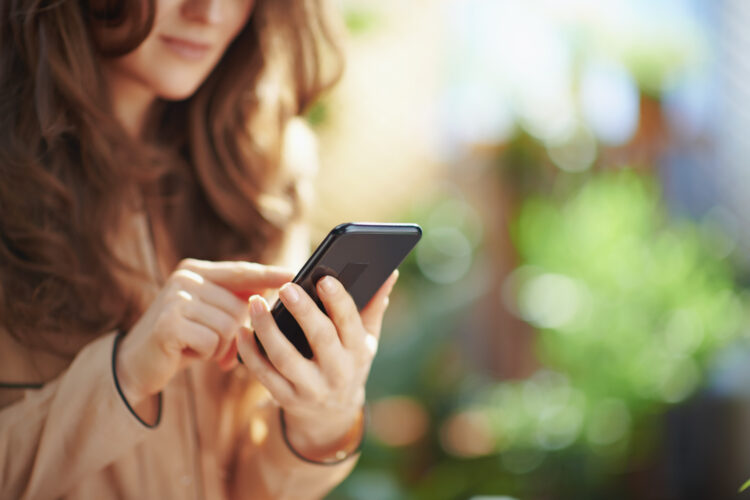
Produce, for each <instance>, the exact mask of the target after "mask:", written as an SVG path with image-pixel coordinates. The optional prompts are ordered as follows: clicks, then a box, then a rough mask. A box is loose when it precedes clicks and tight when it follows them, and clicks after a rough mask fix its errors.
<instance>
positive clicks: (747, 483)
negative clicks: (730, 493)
mask: <svg viewBox="0 0 750 500" xmlns="http://www.w3.org/2000/svg"><path fill="white" fill-rule="evenodd" d="M748 487H750V479H748V480H747V481H745V484H743V485H742V486H740V489H739V490H737V492H738V493H742V492H743V491H745V490H746V489H747V488H748Z"/></svg>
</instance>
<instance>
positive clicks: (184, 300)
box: [117, 259, 294, 413]
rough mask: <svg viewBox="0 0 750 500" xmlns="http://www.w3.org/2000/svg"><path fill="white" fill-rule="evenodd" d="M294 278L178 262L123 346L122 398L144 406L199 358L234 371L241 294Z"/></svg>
mask: <svg viewBox="0 0 750 500" xmlns="http://www.w3.org/2000/svg"><path fill="white" fill-rule="evenodd" d="M293 277H294V273H292V272H290V271H288V270H286V269H284V268H281V267H276V266H265V265H262V264H256V263H250V262H237V261H227V262H210V261H202V260H196V259H185V260H183V261H182V262H180V265H179V266H178V267H177V269H176V270H175V271H174V272H173V273H172V274H171V275H170V276H169V278H168V279H167V281H166V283H165V284H164V286H163V288H162V289H161V290H160V291H159V293H158V295H157V296H156V298H155V299H154V301H153V302H152V303H151V305H150V306H149V308H148V309H147V310H146V312H145V313H144V314H143V316H142V317H141V318H140V319H139V320H138V322H137V323H136V324H135V325H134V326H133V328H132V329H131V330H130V332H128V334H127V335H125V337H123V339H122V341H121V343H120V346H119V348H118V352H117V378H118V381H119V382H120V387H121V390H122V391H123V394H124V396H125V397H126V398H127V400H128V401H129V402H130V404H131V405H134V406H135V405H138V404H140V403H141V402H142V401H144V400H146V399H147V398H148V397H149V396H152V395H155V394H157V393H158V392H159V391H161V390H162V389H163V388H164V387H165V386H166V385H167V383H168V382H169V381H170V380H171V378H172V377H174V376H175V374H176V373H177V372H179V371H180V370H182V369H183V368H185V367H186V366H187V365H188V364H189V363H191V362H192V361H195V360H197V359H202V360H215V361H217V362H219V364H220V365H221V366H222V367H223V368H228V367H230V366H231V365H232V364H233V363H235V362H236V361H235V358H236V349H237V347H236V342H235V338H236V335H237V332H238V331H239V328H240V327H241V326H242V325H244V324H245V323H246V322H247V318H248V317H249V312H248V303H247V301H246V300H242V299H240V298H239V297H238V295H239V296H244V297H246V296H249V295H252V294H256V293H260V294H262V293H263V292H264V291H266V290H267V289H269V288H279V287H280V286H281V285H282V284H284V283H286V282H288V281H290V280H291V279H292V278H293ZM139 413H140V412H139Z"/></svg>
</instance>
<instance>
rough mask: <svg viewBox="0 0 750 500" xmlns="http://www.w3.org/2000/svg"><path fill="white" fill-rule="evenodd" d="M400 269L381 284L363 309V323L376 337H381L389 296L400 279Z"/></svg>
mask: <svg viewBox="0 0 750 500" xmlns="http://www.w3.org/2000/svg"><path fill="white" fill-rule="evenodd" d="M398 274H399V273H398V269H396V270H395V271H393V272H392V273H391V275H390V276H389V277H388V279H387V280H385V282H384V283H383V284H382V285H381V286H380V288H379V289H378V291H377V292H375V295H373V296H372V298H371V299H370V302H368V303H367V305H366V306H365V307H364V308H363V309H362V312H361V316H362V324H363V325H364V326H365V329H366V330H367V331H368V332H370V333H371V334H372V335H374V336H375V338H376V339H379V338H380V329H381V327H382V325H383V314H385V310H386V308H387V307H388V302H389V299H388V296H389V295H390V293H391V291H392V290H393V286H394V285H395V284H396V280H398Z"/></svg>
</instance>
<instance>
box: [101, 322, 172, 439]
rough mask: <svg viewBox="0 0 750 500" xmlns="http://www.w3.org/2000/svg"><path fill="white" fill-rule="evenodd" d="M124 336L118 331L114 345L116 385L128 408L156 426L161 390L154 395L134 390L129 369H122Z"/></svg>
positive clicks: (113, 365)
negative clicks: (121, 353) (149, 395)
mask: <svg viewBox="0 0 750 500" xmlns="http://www.w3.org/2000/svg"><path fill="white" fill-rule="evenodd" d="M123 337H124V333H123V332H122V331H120V332H118V333H117V335H116V336H115V340H114V343H113V346H112V376H113V378H114V382H115V387H116V389H117V392H118V393H119V394H120V397H121V399H122V401H123V403H125V406H126V407H127V409H128V410H129V411H130V413H132V414H133V416H134V417H135V418H136V419H138V421H139V422H140V423H142V424H143V425H145V426H146V427H151V428H153V427H156V426H157V425H159V420H160V419H161V405H162V398H161V392H159V393H158V394H156V395H154V396H153V397H147V396H139V395H138V393H137V392H136V391H134V390H133V384H132V379H131V380H129V379H128V375H127V373H128V372H127V370H122V369H121V367H122V366H123V360H122V359H121V357H120V352H121V349H120V347H121V346H120V344H121V342H122V340H123ZM121 377H123V378H121ZM126 384H128V385H126Z"/></svg>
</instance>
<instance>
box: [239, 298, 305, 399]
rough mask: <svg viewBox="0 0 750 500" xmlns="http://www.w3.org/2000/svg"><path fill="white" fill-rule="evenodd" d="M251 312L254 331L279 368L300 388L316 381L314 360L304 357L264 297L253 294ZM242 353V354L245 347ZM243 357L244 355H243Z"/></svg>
mask: <svg viewBox="0 0 750 500" xmlns="http://www.w3.org/2000/svg"><path fill="white" fill-rule="evenodd" d="M250 316H251V319H252V323H253V328H254V329H255V333H256V335H258V338H259V339H260V342H261V344H263V348H264V349H265V351H266V355H267V356H268V359H269V360H270V362H271V364H272V365H273V366H274V367H275V368H276V370H277V371H278V372H279V373H280V374H281V375H283V376H284V377H285V378H286V379H288V380H289V381H290V382H291V383H292V384H293V385H294V386H295V387H297V388H298V389H302V388H307V387H309V386H310V385H311V384H314V383H315V379H316V378H317V377H315V371H314V367H313V366H312V362H311V361H308V360H307V359H306V358H305V357H303V356H302V354H300V353H299V351H297V349H296V348H295V347H294V346H293V345H292V343H291V342H289V339H287V338H286V336H284V334H283V333H281V330H279V327H278V326H277V325H276V321H274V319H273V316H271V312H270V311H269V310H268V304H267V303H266V301H265V299H263V297H261V296H259V295H253V296H252V297H251V298H250ZM240 356H243V352H242V351H240ZM242 359H243V360H244V359H245V358H244V356H243V358H242Z"/></svg>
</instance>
